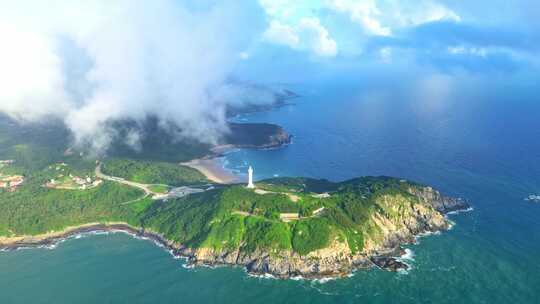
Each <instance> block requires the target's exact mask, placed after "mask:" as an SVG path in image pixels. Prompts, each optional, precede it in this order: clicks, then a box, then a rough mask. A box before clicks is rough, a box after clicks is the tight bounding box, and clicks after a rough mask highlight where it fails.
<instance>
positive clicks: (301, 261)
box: [0, 117, 468, 278]
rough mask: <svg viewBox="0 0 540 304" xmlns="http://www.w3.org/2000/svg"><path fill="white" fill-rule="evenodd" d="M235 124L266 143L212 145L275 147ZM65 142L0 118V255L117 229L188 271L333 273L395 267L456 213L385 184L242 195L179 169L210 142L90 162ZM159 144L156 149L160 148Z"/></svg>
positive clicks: (61, 134)
mask: <svg viewBox="0 0 540 304" xmlns="http://www.w3.org/2000/svg"><path fill="white" fill-rule="evenodd" d="M241 128H251V130H259V131H260V132H262V133H264V136H263V137H264V138H266V139H267V140H266V141H265V140H261V139H260V136H258V138H257V139H256V140H251V139H250V138H249V137H247V136H246V135H245V134H246V131H245V130H244V131H237V132H239V134H241V136H240V137H237V138H234V140H233V139H230V140H228V142H226V143H224V144H229V145H234V146H250V147H268V146H277V145H281V144H284V143H286V142H287V140H286V139H287V138H288V135H286V133H285V132H284V131H283V130H282V129H281V128H279V127H277V126H271V125H270V126H269V125H267V124H264V125H262V126H261V125H257V124H251V126H249V125H248V126H240V125H236V126H235V127H233V129H241ZM257 132H258V131H255V132H253V133H255V134H257ZM229 136H231V137H234V133H232V135H229ZM69 143H70V141H69V136H68V134H67V131H66V130H65V129H63V128H62V127H61V126H60V125H47V126H40V125H25V126H21V125H18V124H16V123H15V122H13V121H11V120H10V119H8V118H5V117H0V160H1V161H2V162H1V163H0V164H1V165H0V177H2V178H7V179H10V178H11V179H12V180H14V181H17V182H16V183H15V184H14V186H12V185H10V184H9V183H8V184H6V185H5V187H3V188H0V210H2V212H0V249H4V250H9V249H16V248H19V247H25V246H32V245H33V246H40V245H48V244H53V243H55V242H57V241H58V240H60V239H62V238H65V237H69V236H71V235H74V234H78V233H84V232H88V231H95V230H122V231H127V232H129V233H133V234H136V235H141V236H145V237H148V238H151V239H153V240H155V241H157V242H159V243H161V244H163V245H164V246H166V247H167V248H169V249H170V250H171V251H172V252H173V253H174V254H176V255H179V256H183V257H186V258H187V259H188V262H189V263H193V264H206V265H222V264H228V265H240V266H243V267H245V268H246V269H247V271H249V272H250V273H255V274H272V275H275V276H277V277H281V278H288V277H293V276H304V277H313V278H319V277H328V276H342V275H346V274H348V273H350V272H351V271H353V270H355V269H357V268H362V267H372V266H374V265H375V266H379V267H382V268H386V269H390V270H397V269H400V268H404V267H406V265H405V264H403V263H401V262H400V261H399V260H397V259H395V258H394V257H395V256H396V255H399V254H400V248H401V247H400V246H401V245H402V244H404V243H411V242H414V240H415V236H417V235H419V234H422V233H426V232H433V231H440V230H446V229H448V228H449V227H450V221H449V220H447V219H446V217H445V216H444V214H445V213H448V212H450V211H456V210H461V209H465V208H467V207H468V206H467V204H466V203H465V202H463V201H461V200H459V199H454V198H449V197H445V196H443V195H441V194H440V193H439V192H437V191H436V190H434V189H432V188H430V187H427V186H424V185H420V184H417V183H414V182H411V181H406V180H403V179H398V178H391V177H360V178H355V179H351V180H347V181H343V182H330V181H327V180H317V179H310V178H273V179H267V180H263V181H259V182H257V183H256V184H255V187H254V188H253V189H251V188H247V187H246V186H245V185H244V184H243V183H236V184H217V183H213V182H211V181H209V180H208V179H207V178H206V177H205V176H204V175H203V174H201V173H200V172H199V171H197V170H196V169H193V168H190V167H187V166H183V165H180V162H182V161H186V160H190V159H192V158H197V157H203V156H205V155H212V152H211V147H203V146H201V145H199V146H197V147H194V146H193V145H191V144H190V143H186V142H184V143H183V145H185V146H186V147H188V148H186V149H185V151H188V152H182V149H183V145H182V143H178V142H176V143H175V147H176V149H177V150H178V152H177V154H175V155H177V157H172V156H171V155H170V154H169V155H167V156H166V157H160V158H154V155H156V154H158V149H159V145H157V144H156V143H155V142H151V143H149V144H148V147H149V148H148V149H145V148H144V147H143V150H142V152H140V153H139V154H138V155H137V157H133V156H132V155H131V152H130V153H124V154H122V153H121V151H122V150H123V148H122V147H119V148H117V149H116V151H115V153H112V155H111V156H107V157H101V158H100V159H96V158H93V157H91V156H87V155H84V153H82V152H78V151H74V150H73V149H72V148H71V147H70V145H69ZM162 144H163V145H164V146H167V148H164V151H168V150H167V149H171V148H170V146H169V145H168V143H167V142H166V141H164V142H163V143H162ZM156 145H157V146H156ZM150 147H151V148H150ZM146 150H149V151H150V152H148V153H147V152H146ZM164 154H165V152H164Z"/></svg>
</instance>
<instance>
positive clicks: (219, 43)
mask: <svg viewBox="0 0 540 304" xmlns="http://www.w3.org/2000/svg"><path fill="white" fill-rule="evenodd" d="M243 13H244V12H243V11H242V10H241V9H240V8H239V7H237V6H236V5H228V4H225V5H219V4H216V5H214V6H211V7H209V8H208V9H206V10H197V11H191V10H189V9H188V8H186V7H184V6H182V5H180V4H179V3H177V2H176V1H172V0H158V1H152V2H139V1H129V0H118V1H106V0H94V1H69V0H51V1H47V2H45V1H43V2H40V1H25V0H21V1H16V2H15V1H13V2H6V3H2V4H1V8H0V39H1V41H2V47H0V67H1V68H0V82H1V83H2V89H1V90H0V112H5V113H7V114H8V115H11V116H12V117H15V118H18V119H21V120H39V119H43V118H45V117H48V116H56V117H59V118H61V119H63V120H64V121H65V123H66V125H67V126H68V127H69V128H70V129H71V130H72V131H73V133H74V135H75V137H76V139H77V142H78V143H89V144H91V145H93V146H94V147H95V148H96V149H100V148H104V147H106V146H107V145H108V143H109V142H110V141H112V140H116V138H115V137H114V136H115V133H114V130H111V127H110V123H111V122H114V121H118V120H123V119H132V120H136V121H141V120H143V119H145V118H146V117H147V116H148V115H153V116H156V117H158V119H159V120H160V121H162V122H163V123H172V124H175V125H177V126H180V127H181V128H182V130H183V134H182V135H183V136H188V137H192V138H196V139H200V140H202V141H205V142H215V141H217V140H218V139H219V138H220V135H221V134H222V133H223V132H224V131H226V118H225V114H224V113H225V107H226V104H227V103H228V100H227V99H226V98H225V97H223V96H218V95H216V94H212V95H210V94H209V93H208V92H209V91H212V90H214V89H215V88H219V87H220V86H222V85H223V83H224V82H226V79H227V77H228V76H229V74H230V72H231V71H232V69H233V67H234V65H235V63H236V61H237V60H240V57H239V55H238V54H239V53H240V52H241V51H242V50H245V49H246V47H247V45H240V44H238V45H237V44H236V43H235V39H233V38H231V37H234V36H235V34H236V33H238V32H239V31H240V30H241V29H242V28H245V26H246V25H245V24H242V22H244V21H243V20H246V18H243V17H245V16H243V15H242V14H243ZM246 43H247V42H246ZM64 48H67V49H68V50H69V52H65V50H63V49H64ZM85 61H88V62H89V63H88V66H86V67H85V68H84V69H82V71H79V70H80V68H79V67H78V66H77V67H74V66H73V64H72V63H75V65H80V63H81V62H85ZM83 66H84V65H83ZM74 70H77V71H78V72H77V73H78V74H77V77H78V78H79V79H74V78H77V77H74V76H73V74H74V73H73V71H74ZM74 81H76V82H77V83H82V84H84V85H82V86H77V87H72V86H71V84H72V82H74ZM81 87H82V89H81ZM73 91H76V92H75V93H77V94H74V92H73ZM137 138H138V137H137V136H136V135H133V134H132V135H130V136H129V138H128V141H130V142H132V143H135V142H136V141H137V140H136V139H137Z"/></svg>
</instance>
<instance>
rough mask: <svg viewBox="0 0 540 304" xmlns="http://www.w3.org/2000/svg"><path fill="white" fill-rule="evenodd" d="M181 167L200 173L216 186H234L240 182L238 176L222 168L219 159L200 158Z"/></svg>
mask: <svg viewBox="0 0 540 304" xmlns="http://www.w3.org/2000/svg"><path fill="white" fill-rule="evenodd" d="M181 165H184V166H188V167H191V168H193V169H196V170H198V171H199V172H201V173H202V174H203V175H204V176H206V178H207V179H208V180H211V181H213V182H215V183H218V184H234V183H239V182H241V180H240V178H238V176H236V175H234V174H233V173H232V172H230V171H228V170H227V169H225V168H223V164H222V163H221V160H220V159H219V158H200V159H194V160H191V161H189V162H185V163H182V164H181Z"/></svg>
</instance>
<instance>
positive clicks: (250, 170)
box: [247, 166, 255, 189]
mask: <svg viewBox="0 0 540 304" xmlns="http://www.w3.org/2000/svg"><path fill="white" fill-rule="evenodd" d="M247 187H248V188H250V189H253V188H255V185H254V184H253V168H252V167H251V166H249V168H248V185H247Z"/></svg>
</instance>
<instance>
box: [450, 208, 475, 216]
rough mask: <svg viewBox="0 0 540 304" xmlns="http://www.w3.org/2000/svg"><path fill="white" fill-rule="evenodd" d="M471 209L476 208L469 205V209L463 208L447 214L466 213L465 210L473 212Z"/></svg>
mask: <svg viewBox="0 0 540 304" xmlns="http://www.w3.org/2000/svg"><path fill="white" fill-rule="evenodd" d="M471 211H474V208H473V207H469V208H467V209H462V210H455V211H450V212H448V213H447V214H446V215H454V214H459V213H465V212H471Z"/></svg>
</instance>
